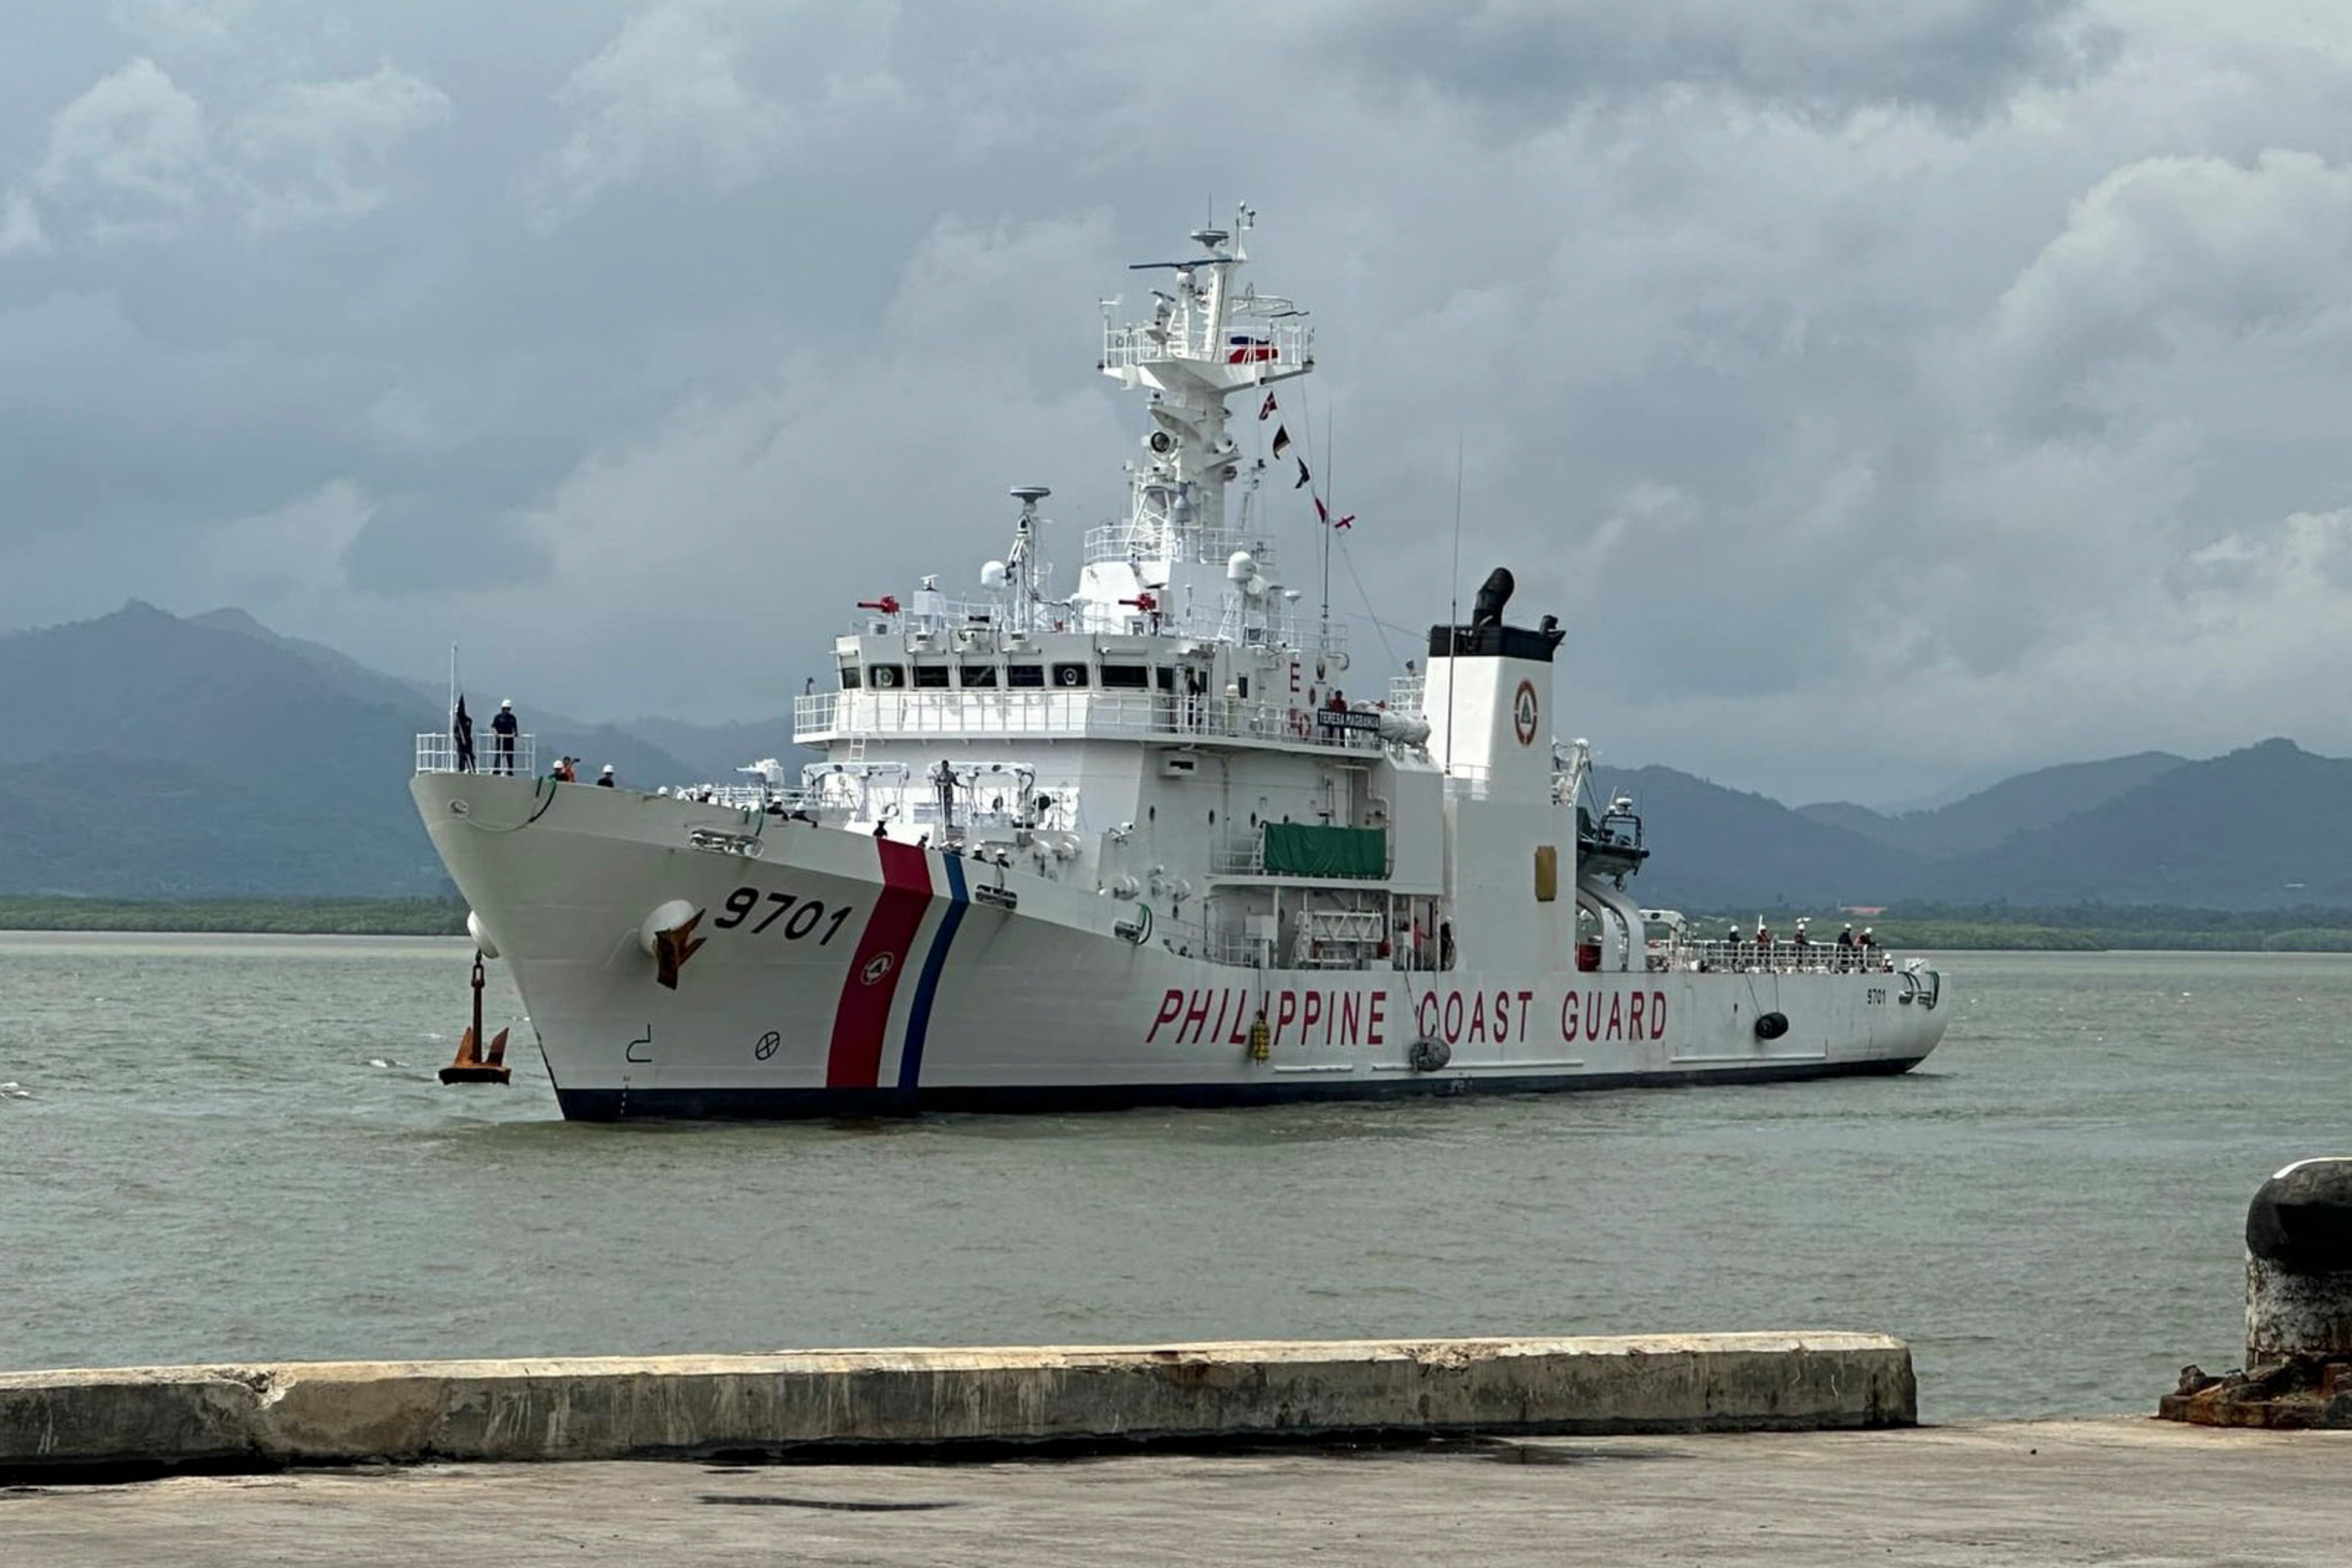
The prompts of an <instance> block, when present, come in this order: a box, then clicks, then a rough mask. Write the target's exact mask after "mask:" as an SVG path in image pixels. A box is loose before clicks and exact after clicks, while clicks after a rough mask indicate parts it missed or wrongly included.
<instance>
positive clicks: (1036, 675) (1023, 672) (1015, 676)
mask: <svg viewBox="0 0 2352 1568" xmlns="http://www.w3.org/2000/svg"><path fill="white" fill-rule="evenodd" d="M1004 684H1005V685H1008V686H1042V685H1045V665H1043V664H1007V665H1005V666H1004Z"/></svg>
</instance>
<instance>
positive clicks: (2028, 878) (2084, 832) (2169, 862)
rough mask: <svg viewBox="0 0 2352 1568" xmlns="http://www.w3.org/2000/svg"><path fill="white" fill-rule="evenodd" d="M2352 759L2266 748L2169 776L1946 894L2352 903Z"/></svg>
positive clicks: (2001, 852)
mask: <svg viewBox="0 0 2352 1568" xmlns="http://www.w3.org/2000/svg"><path fill="white" fill-rule="evenodd" d="M2347 820H2352V762H2347V761H2345V760H2342V759H2340V758H2328V757H2316V756H2314V755H2313V754H2312V753H2310V752H2308V751H2305V750H2304V749H2303V748H2302V747H2298V746H2296V745H2295V744H2294V742H2293V741H2291V740H2266V741H2263V743H2262V744H2261V745H2259V746H2251V747H2246V748H2245V749H2244V750H2242V751H2232V752H2231V753H2229V754H2228V755H2227V756H2224V757H2217V758H2212V759H2211V760H2210V761H2206V762H2187V763H2183V764H2181V765H2180V766H2179V767H2178V768H2169V769H2167V770H2166V771H2164V772H2161V773H2159V774H2158V775H2157V776H2156V777H2154V778H2152V779H2149V780H2147V782H2146V783H2144V784H2142V785H2140V786H2139V787H2138V788H2137V789H2132V790H2130V791H2128V792H2127V793H2126V794H2123V795H2121V796H2118V797H2116V799H2114V800H2108V801H2106V802H2105V803H2104V804H2102V805H2099V806H2095V807H2094V808H2092V809H2091V810H2086V811H2084V812H2081V813H2079V814H2077V815H2075V816H2073V817H2070V818H2068V819H2066V820H2065V821H2062V822H2059V823H2056V824H2054V825H2053V826H2050V827H2047V828H2042V829H2040V830H2037V831H2033V832H2031V833H2024V834H2021V835H2019V836H2018V837H2016V838H2013V839H2011V840H2009V841H2006V842H2004V843H2002V844H2000V845H1998V846H1996V847H1995V848H1993V849H1991V850H1990V851H1987V852H1984V853H1983V854H1980V855H1977V856H1975V857H1972V858H1971V859H1970V860H1969V861H1968V862H1964V863H1963V864H1961V865H1958V866H1955V867H1953V868H1952V870H1951V872H1950V873H1949V874H1948V875H1947V876H1944V877H1941V878H1939V879H1938V887H1937V894H1936V896H1938V897H1945V898H1951V899H1956V900H1958V899H1991V898H2001V899H2008V900H2011V901H2012V902H2015V903H2020V904H2065V903H2073V902H2090V901H2098V902H2104V903H2107V904H2189V905H2194V906H2197V907H2200V908H2207V909H2261V908H2272V907H2278V906H2283V905H2289V904H2320V905H2336V906H2341V905H2346V904H2352V835H2347V833H2346V832H2345V831H2344V824H2345V822H2346V821H2347Z"/></svg>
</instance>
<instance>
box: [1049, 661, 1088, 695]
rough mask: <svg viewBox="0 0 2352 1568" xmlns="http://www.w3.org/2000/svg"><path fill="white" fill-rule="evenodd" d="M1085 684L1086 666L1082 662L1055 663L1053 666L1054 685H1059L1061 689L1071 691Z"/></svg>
mask: <svg viewBox="0 0 2352 1568" xmlns="http://www.w3.org/2000/svg"><path fill="white" fill-rule="evenodd" d="M1086 684H1087V667H1086V666H1085V665H1084V664H1056V665H1055V666H1054V685H1056V686H1058V687H1060V688H1061V689H1062V690H1064V691H1072V690H1075V689H1076V688H1077V687H1079V686H1083V685H1086Z"/></svg>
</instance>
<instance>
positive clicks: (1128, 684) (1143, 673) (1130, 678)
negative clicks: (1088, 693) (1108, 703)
mask: <svg viewBox="0 0 2352 1568" xmlns="http://www.w3.org/2000/svg"><path fill="white" fill-rule="evenodd" d="M1102 684H1103V685H1104V686H1105V687H1106V688H1108V690H1111V691H1125V692H1140V691H1147V690H1149V689H1150V685H1151V672H1150V669H1149V668H1147V667H1146V666H1144V665H1142V664H1105V665H1104V666H1103V667H1102Z"/></svg>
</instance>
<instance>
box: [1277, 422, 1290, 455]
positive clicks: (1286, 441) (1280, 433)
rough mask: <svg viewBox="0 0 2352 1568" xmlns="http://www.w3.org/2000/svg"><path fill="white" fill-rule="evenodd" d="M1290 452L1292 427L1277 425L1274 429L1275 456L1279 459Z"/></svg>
mask: <svg viewBox="0 0 2352 1568" xmlns="http://www.w3.org/2000/svg"><path fill="white" fill-rule="evenodd" d="M1289 450H1290V426H1288V425H1286V424H1277V425H1276V426H1275V427H1274V455H1276V457H1279V456H1281V455H1283V454H1284V453H1286V452H1287V451H1289Z"/></svg>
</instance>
